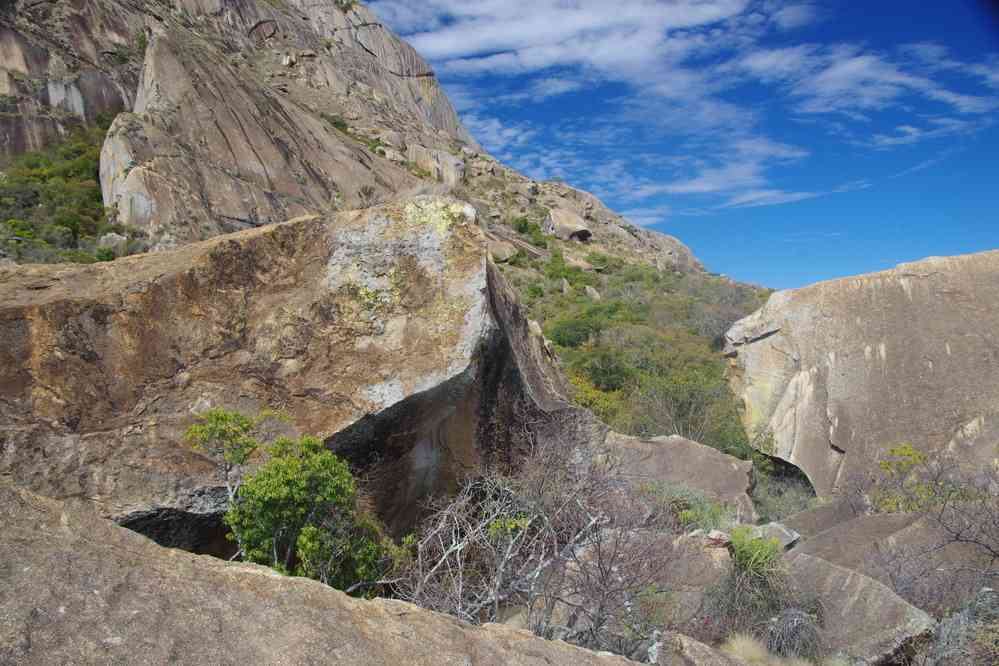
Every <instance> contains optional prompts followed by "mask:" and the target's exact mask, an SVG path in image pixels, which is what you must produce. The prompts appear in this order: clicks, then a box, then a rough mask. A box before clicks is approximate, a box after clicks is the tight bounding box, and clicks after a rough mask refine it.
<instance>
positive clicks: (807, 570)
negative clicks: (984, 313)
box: [786, 554, 936, 666]
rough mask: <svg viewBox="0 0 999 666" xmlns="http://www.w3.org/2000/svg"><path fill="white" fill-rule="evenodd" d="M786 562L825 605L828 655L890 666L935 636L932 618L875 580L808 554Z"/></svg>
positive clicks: (794, 573) (860, 662) (794, 574)
mask: <svg viewBox="0 0 999 666" xmlns="http://www.w3.org/2000/svg"><path fill="white" fill-rule="evenodd" d="M786 561H787V563H788V567H789V569H790V572H791V575H792V576H793V577H794V578H795V579H796V580H798V581H803V582H804V583H806V584H807V589H808V591H809V592H813V593H815V594H816V595H817V596H818V598H819V599H820V600H821V602H822V604H823V608H824V614H825V617H826V618H829V620H830V621H827V622H826V623H825V632H824V640H825V643H826V648H827V649H828V650H829V651H830V652H833V653H838V654H842V655H845V656H846V657H848V658H849V659H850V660H851V661H852V662H853V663H855V664H870V665H871V666H874V665H875V664H883V663H891V659H894V658H896V657H898V656H900V655H902V654H903V653H904V652H905V651H906V650H908V649H910V648H911V647H913V646H914V645H916V644H917V643H919V642H920V641H923V640H925V639H926V638H928V637H929V636H930V635H931V634H932V633H933V630H934V628H935V626H936V622H935V621H934V620H933V618H931V617H930V616H929V615H927V614H926V613H924V612H923V611H921V610H919V609H918V608H916V607H914V606H912V605H910V604H908V603H907V602H906V601H905V600H904V599H902V598H901V597H899V596H898V595H897V594H895V593H894V592H892V591H891V590H890V589H889V588H888V587H886V586H884V585H882V584H881V583H879V582H877V581H876V580H874V579H872V578H868V577H867V576H865V575H863V574H860V573H857V572H856V571H852V570H850V569H844V568H843V567H840V566H837V565H835V564H832V563H831V562H827V561H825V560H823V559H821V558H818V557H812V556H810V555H804V554H791V555H789V556H788V557H787V559H786Z"/></svg>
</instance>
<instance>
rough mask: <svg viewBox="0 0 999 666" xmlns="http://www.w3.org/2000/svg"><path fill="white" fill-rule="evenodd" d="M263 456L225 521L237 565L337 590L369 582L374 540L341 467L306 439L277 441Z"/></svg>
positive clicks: (376, 571) (377, 548) (376, 561)
mask: <svg viewBox="0 0 999 666" xmlns="http://www.w3.org/2000/svg"><path fill="white" fill-rule="evenodd" d="M268 453H269V455H270V457H269V459H268V461H267V462H266V463H264V464H263V465H261V466H260V468H259V469H257V471H256V472H254V473H253V474H251V475H250V476H248V477H247V478H246V480H245V481H244V482H243V484H242V486H241V487H240V488H239V491H238V493H237V495H236V499H235V502H234V503H233V505H232V506H231V507H230V509H229V511H228V512H227V513H226V515H225V523H226V525H228V526H229V528H230V529H231V530H232V532H233V534H234V535H235V539H236V540H237V542H238V543H239V544H240V546H241V549H242V552H243V555H244V557H245V558H246V559H247V560H249V561H251V562H257V563H258V564H266V565H269V566H271V567H273V568H274V569H276V570H278V571H281V572H284V573H294V574H296V575H301V576H308V577H310V578H315V579H317V580H320V581H322V582H324V583H326V584H328V585H332V586H334V587H337V588H339V589H350V588H351V587H353V586H355V585H356V584H358V583H362V584H363V583H366V582H374V581H376V580H377V579H378V578H379V577H380V574H381V571H382V564H383V558H384V554H383V551H382V547H381V545H380V539H381V537H380V534H379V529H378V527H377V524H376V523H375V522H374V520H373V519H372V518H370V517H367V516H361V515H359V514H358V511H357V487H356V484H355V482H354V478H353V476H352V475H351V473H350V470H349V469H348V468H347V464H346V463H345V462H344V461H342V460H340V459H339V458H338V457H337V456H335V455H333V453H331V452H330V451H328V450H327V449H326V448H325V446H323V443H322V441H320V440H319V439H316V438H314V437H302V438H300V439H290V438H287V437H281V438H278V439H277V440H276V441H275V442H274V443H273V444H272V445H271V446H270V447H269V448H268Z"/></svg>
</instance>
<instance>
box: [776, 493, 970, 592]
mask: <svg viewBox="0 0 999 666" xmlns="http://www.w3.org/2000/svg"><path fill="white" fill-rule="evenodd" d="M791 552H792V553H794V554H799V553H800V554H806V555H811V556H814V557H820V558H822V559H824V560H826V561H828V562H832V563H833V564H837V565H839V566H842V567H846V568H848V569H852V570H854V571H857V572H859V573H862V574H864V575H866V576H869V577H871V578H873V579H875V580H877V581H879V582H881V583H884V584H885V585H887V586H889V587H893V588H894V589H895V591H896V592H897V593H898V594H899V595H901V596H902V597H903V598H905V599H906V600H907V601H909V603H912V604H913V605H916V606H923V605H928V604H933V605H934V607H933V608H926V610H933V611H937V610H939V607H940V606H942V605H948V606H950V607H953V606H951V603H961V602H962V601H963V600H964V599H965V598H967V596H968V595H970V594H973V593H974V592H975V591H976V586H977V585H979V584H980V579H979V578H978V577H977V576H976V575H974V573H973V572H975V571H985V570H987V569H988V568H989V567H990V562H989V559H988V558H987V557H986V556H985V552H984V551H982V550H979V549H978V548H977V547H976V546H974V545H971V544H960V543H953V539H951V538H950V537H949V535H948V534H946V533H945V532H944V530H943V529H942V528H941V527H940V526H939V525H938V524H937V523H935V522H934V521H933V519H932V518H931V517H928V516H921V515H918V514H901V513H898V514H874V515H862V516H857V517H855V518H852V519H850V520H846V521H844V522H841V523H839V524H837V525H834V526H832V527H830V528H829V529H827V530H825V531H823V532H820V533H819V534H816V535H813V536H811V537H810V538H807V539H804V540H803V541H801V542H800V543H799V544H797V545H796V546H795V547H794V549H793V550H792V551H791Z"/></svg>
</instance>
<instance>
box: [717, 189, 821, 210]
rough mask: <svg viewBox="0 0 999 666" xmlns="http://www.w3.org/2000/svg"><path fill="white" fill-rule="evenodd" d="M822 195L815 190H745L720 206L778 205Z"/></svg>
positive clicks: (750, 206)
mask: <svg viewBox="0 0 999 666" xmlns="http://www.w3.org/2000/svg"><path fill="white" fill-rule="evenodd" d="M818 196H822V195H821V194H818V193H815V192H785V191H783V190H750V191H749V192H743V193H742V194H738V195H736V196H734V197H732V198H730V199H729V200H728V201H727V202H726V203H724V204H722V205H721V206H720V208H756V207H758V206H777V205H780V204H786V203H794V202H797V201H804V200H806V199H814V198H815V197H818Z"/></svg>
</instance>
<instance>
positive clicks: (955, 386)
mask: <svg viewBox="0 0 999 666" xmlns="http://www.w3.org/2000/svg"><path fill="white" fill-rule="evenodd" d="M997 312H999V252H985V253H981V254H973V255H967V256H960V257H948V258H931V259H926V260H924V261H919V262H915V263H910V264H902V265H900V266H899V267H897V268H895V269H893V270H889V271H884V272H881V273H873V274H870V275H861V276H858V277H852V278H845V279H841V280H833V281H829V282H822V283H819V284H816V285H813V286H810V287H806V288H803V289H797V290H793V291H783V292H778V293H776V294H774V295H773V296H772V297H771V298H770V301H769V302H768V303H767V304H766V305H765V306H764V307H763V308H762V309H761V310H759V311H758V312H756V313H755V314H753V315H751V316H749V317H747V318H746V319H743V320H742V321H740V322H738V323H737V324H735V326H734V327H733V328H732V329H731V330H730V331H729V332H728V334H727V335H726V341H727V350H726V351H727V353H728V354H729V356H730V358H731V375H730V376H731V384H732V387H733V389H734V390H735V392H736V394H737V396H739V397H740V398H741V399H742V401H743V403H744V407H745V411H744V422H745V426H746V428H747V430H748V431H749V432H750V433H751V434H754V435H756V434H760V435H766V434H767V433H769V434H771V435H772V438H768V437H766V436H762V437H760V439H759V440H758V441H759V442H760V443H761V444H760V445H761V447H762V448H764V450H765V451H766V452H767V453H770V454H772V455H775V456H777V457H779V458H782V459H784V460H786V461H788V462H791V463H793V464H795V465H797V466H798V467H800V468H801V469H802V470H804V472H805V473H806V474H807V475H808V477H809V479H810V480H811V482H812V484H813V485H814V486H815V489H816V491H817V492H818V494H819V495H820V496H829V495H831V494H833V493H835V492H836V491H837V490H839V489H842V488H844V487H845V486H846V485H847V484H850V483H852V482H853V481H855V480H857V479H859V478H860V477H862V476H864V475H866V474H869V473H870V472H872V471H874V470H875V469H876V461H877V460H879V459H882V458H884V457H885V455H886V454H887V452H888V450H889V449H890V448H892V447H894V446H898V445H900V444H903V443H910V444H912V445H913V446H915V447H916V448H917V449H919V450H922V451H926V452H940V451H949V452H952V453H954V454H955V455H956V457H957V458H958V459H959V460H961V461H962V462H964V463H966V464H967V465H968V466H969V467H971V468H975V467H978V468H981V465H984V464H990V463H991V461H992V460H993V459H995V458H996V457H997V452H996V449H995V445H996V441H997V440H996V436H995V435H996V432H997V425H996V424H997V418H999V332H997V328H996V326H995V325H994V324H995V319H996V313H997Z"/></svg>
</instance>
